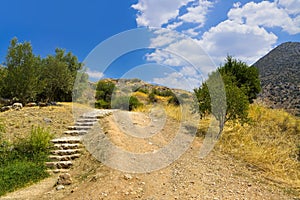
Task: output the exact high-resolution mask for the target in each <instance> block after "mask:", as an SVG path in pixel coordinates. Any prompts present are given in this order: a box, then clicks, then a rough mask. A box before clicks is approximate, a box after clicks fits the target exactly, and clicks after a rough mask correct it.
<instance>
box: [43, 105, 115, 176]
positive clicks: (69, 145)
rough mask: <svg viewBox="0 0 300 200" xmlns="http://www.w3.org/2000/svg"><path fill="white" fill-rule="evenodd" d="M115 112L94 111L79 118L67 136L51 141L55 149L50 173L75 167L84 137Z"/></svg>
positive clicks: (47, 164) (52, 152) (48, 163)
mask: <svg viewBox="0 0 300 200" xmlns="http://www.w3.org/2000/svg"><path fill="white" fill-rule="evenodd" d="M112 112H113V110H94V111H92V112H89V113H86V114H83V115H82V116H81V117H79V118H78V119H77V120H76V122H75V124H74V126H69V127H68V130H67V131H65V132H64V134H65V136H64V137H61V138H56V139H53V140H51V142H52V143H53V146H54V149H53V150H52V151H51V155H50V156H49V159H50V161H49V162H46V166H47V167H48V168H50V170H49V171H50V172H53V173H59V172H66V171H68V170H69V169H70V168H71V167H72V166H73V161H74V160H75V159H77V158H79V157H80V156H81V153H82V151H83V148H84V146H83V145H82V137H83V136H84V135H85V134H87V133H88V131H89V130H90V129H91V128H93V126H94V125H95V123H98V120H99V119H100V118H102V117H105V116H108V115H110V114H111V113H112Z"/></svg>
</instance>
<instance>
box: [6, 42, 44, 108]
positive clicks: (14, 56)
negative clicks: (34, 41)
mask: <svg viewBox="0 0 300 200" xmlns="http://www.w3.org/2000/svg"><path fill="white" fill-rule="evenodd" d="M40 61H41V59H40V58H39V57H36V56H35V55H34V54H33V52H32V47H31V44H30V43H29V42H24V43H18V40H17V38H14V39H12V41H11V43H10V46H9V48H8V53H7V56H6V62H5V65H6V67H7V76H6V77H5V86H4V88H5V95H6V96H7V97H10V98H17V99H19V100H20V101H21V102H23V103H24V102H26V101H30V100H35V98H36V95H37V93H38V92H39V84H38V82H39V78H38V77H39V76H38V74H39V66H40Z"/></svg>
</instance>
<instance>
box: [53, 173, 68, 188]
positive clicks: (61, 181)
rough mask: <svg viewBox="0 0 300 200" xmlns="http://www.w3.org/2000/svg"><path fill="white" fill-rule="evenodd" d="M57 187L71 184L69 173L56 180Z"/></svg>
mask: <svg viewBox="0 0 300 200" xmlns="http://www.w3.org/2000/svg"><path fill="white" fill-rule="evenodd" d="M56 184H57V185H71V184H72V178H71V175H70V174H69V173H64V174H61V175H59V177H58V180H57V183H56Z"/></svg>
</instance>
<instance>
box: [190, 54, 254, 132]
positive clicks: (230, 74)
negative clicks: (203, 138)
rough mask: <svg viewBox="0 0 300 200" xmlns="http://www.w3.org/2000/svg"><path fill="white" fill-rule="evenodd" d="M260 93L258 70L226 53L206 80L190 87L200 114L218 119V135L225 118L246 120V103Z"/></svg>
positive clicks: (225, 120) (242, 121)
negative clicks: (198, 85)
mask: <svg viewBox="0 0 300 200" xmlns="http://www.w3.org/2000/svg"><path fill="white" fill-rule="evenodd" d="M259 92H260V82H259V78H258V71H257V69H256V68H255V67H249V66H247V65H246V64H245V63H243V62H242V61H237V60H236V59H233V58H232V57H230V56H228V57H227V59H226V63H225V64H224V65H223V66H221V67H219V68H218V69H217V71H215V72H212V73H211V74H210V75H209V76H208V79H207V81H206V82H204V83H203V84H202V86H200V87H199V88H196V89H195V90H194V93H195V95H196V97H197V104H196V110H197V111H198V112H199V114H200V117H201V118H203V117H206V116H207V115H210V114H212V115H213V116H214V117H215V118H216V119H217V120H218V122H219V134H218V135H217V137H219V136H220V134H221V133H222V131H223V128H224V124H225V123H226V122H227V121H230V120H233V121H240V122H241V123H244V122H246V121H247V120H248V110H249V104H250V103H252V102H253V99H255V98H256V97H257V95H258V93H259Z"/></svg>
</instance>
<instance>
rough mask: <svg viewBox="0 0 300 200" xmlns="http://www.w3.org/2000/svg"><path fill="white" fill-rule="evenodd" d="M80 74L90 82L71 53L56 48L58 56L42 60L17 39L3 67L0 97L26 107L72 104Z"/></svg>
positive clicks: (49, 56)
mask: <svg viewBox="0 0 300 200" xmlns="http://www.w3.org/2000/svg"><path fill="white" fill-rule="evenodd" d="M80 70H81V71H80ZM77 73H81V74H82V81H87V79H88V76H87V74H86V73H84V71H83V64H82V63H80V62H79V61H78V59H77V57H76V56H74V55H73V54H72V53H71V52H68V53H66V52H65V50H63V49H59V48H57V49H56V50H55V55H48V56H47V57H46V58H41V57H40V56H38V55H34V53H33V49H32V46H31V44H30V43H29V42H24V43H19V42H18V40H17V38H14V39H12V40H11V43H10V46H9V47H8V51H7V55H6V61H5V62H4V65H3V66H2V67H0V97H2V98H6V99H10V100H12V101H18V102H21V103H23V104H24V103H27V102H51V101H71V100H72V90H73V85H74V82H75V79H76V75H77ZM78 90H79V91H77V92H82V90H81V91H80V88H78Z"/></svg>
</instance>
